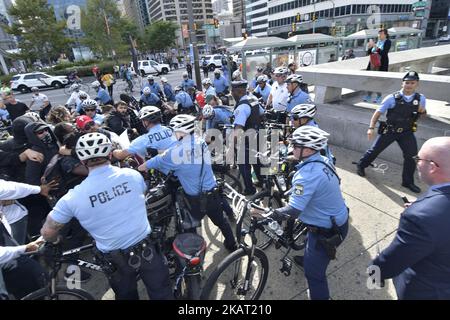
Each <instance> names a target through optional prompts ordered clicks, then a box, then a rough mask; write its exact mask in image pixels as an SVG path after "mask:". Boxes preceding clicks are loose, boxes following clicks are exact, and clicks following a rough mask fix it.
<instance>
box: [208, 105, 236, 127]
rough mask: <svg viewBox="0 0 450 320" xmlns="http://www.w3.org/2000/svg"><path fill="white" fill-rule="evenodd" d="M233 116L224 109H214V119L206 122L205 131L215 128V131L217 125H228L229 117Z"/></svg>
mask: <svg viewBox="0 0 450 320" xmlns="http://www.w3.org/2000/svg"><path fill="white" fill-rule="evenodd" d="M232 115H233V112H231V110H228V109H227V108H225V107H220V106H217V107H214V117H213V118H212V119H208V120H206V130H209V129H212V128H215V129H217V128H218V127H217V126H218V125H219V124H230V123H231V121H230V117H231V116H232Z"/></svg>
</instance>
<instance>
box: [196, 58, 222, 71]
mask: <svg viewBox="0 0 450 320" xmlns="http://www.w3.org/2000/svg"><path fill="white" fill-rule="evenodd" d="M203 59H206V61H207V63H208V67H209V70H211V71H214V70H215V69H216V68H221V67H222V55H220V54H213V55H207V56H204V57H203V58H202V59H201V60H200V63H202V62H203ZM200 65H201V64H200Z"/></svg>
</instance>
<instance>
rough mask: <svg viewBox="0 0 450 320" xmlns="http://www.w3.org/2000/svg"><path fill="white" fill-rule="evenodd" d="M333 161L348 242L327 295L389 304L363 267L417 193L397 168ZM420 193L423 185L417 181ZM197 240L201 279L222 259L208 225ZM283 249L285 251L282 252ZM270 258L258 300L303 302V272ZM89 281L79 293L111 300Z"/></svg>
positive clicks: (347, 154)
mask: <svg viewBox="0 0 450 320" xmlns="http://www.w3.org/2000/svg"><path fill="white" fill-rule="evenodd" d="M333 153H334V154H335V156H336V158H337V168H338V170H337V171H338V174H339V175H340V177H341V179H342V190H343V195H344V198H345V200H346V203H347V205H348V207H349V208H350V227H349V233H348V236H347V238H346V239H345V241H344V243H343V244H342V245H341V246H340V247H339V249H338V255H337V256H338V258H337V260H334V261H333V262H332V263H331V264H330V266H329V268H328V280H329V287H330V292H331V296H332V298H333V299H334V300H391V299H396V294H395V290H394V287H393V285H392V283H391V281H390V280H389V281H386V286H385V288H383V289H380V290H369V289H368V288H367V286H366V282H367V276H366V268H367V266H368V264H369V263H370V261H371V259H373V258H374V256H375V255H376V253H377V248H378V247H379V249H380V250H383V249H384V248H386V247H387V246H388V245H389V243H390V242H391V241H392V239H393V237H394V236H395V232H396V229H397V226H398V222H399V217H400V214H401V213H402V211H403V202H402V200H401V197H402V196H405V195H406V196H407V197H408V199H409V200H415V198H416V196H417V195H416V194H412V193H411V192H410V191H409V190H407V189H405V188H403V187H401V185H400V184H401V169H402V168H401V167H400V166H398V165H395V164H392V163H389V162H386V161H383V160H382V159H377V161H376V164H377V165H380V164H382V163H383V164H386V165H387V167H385V166H384V167H385V168H386V170H385V171H384V172H381V171H376V170H375V169H373V168H367V169H366V173H367V178H362V177H359V176H358V175H357V174H356V173H355V165H353V164H352V161H356V160H358V159H359V157H360V156H361V154H358V153H355V152H353V151H349V150H345V149H342V148H338V147H333ZM416 184H418V185H419V186H420V187H421V188H422V191H425V190H426V186H425V185H423V184H422V183H420V182H419V180H418V178H417V179H416ZM202 235H203V236H204V237H205V239H207V243H208V247H207V254H206V258H205V272H204V276H205V279H206V277H208V275H209V273H210V272H211V271H212V270H213V268H214V267H215V266H216V265H217V264H218V263H219V262H221V261H222V260H223V259H224V258H225V257H226V251H225V250H224V249H223V247H222V241H223V238H222V235H221V233H220V231H219V230H217V228H216V227H215V226H214V225H213V224H212V223H211V222H210V221H209V220H203V225H202ZM283 250H284V249H283ZM302 252H303V251H299V252H294V251H291V252H290V255H291V256H293V255H296V254H302ZM266 253H267V254H268V256H269V265H270V270H269V279H268V282H267V285H266V288H265V289H264V292H263V294H262V296H261V299H264V300H290V299H293V300H305V299H308V297H307V283H306V280H305V277H304V274H303V270H302V269H300V268H299V267H297V266H296V265H295V264H294V265H293V267H292V272H291V275H290V276H289V277H286V276H284V275H283V274H281V273H280V272H279V268H280V267H281V262H280V261H279V259H280V258H281V257H282V255H283V252H282V249H279V250H277V249H275V248H274V247H273V246H270V247H269V248H268V249H266ZM93 276H94V277H93V279H92V280H91V281H89V282H88V283H87V284H83V286H82V287H83V288H84V289H86V290H88V291H89V292H91V293H92V294H93V295H94V296H95V297H96V298H97V299H107V300H109V299H113V296H114V295H113V292H112V290H111V289H109V286H108V283H107V281H106V278H105V277H104V276H103V275H102V274H101V273H96V274H93ZM139 288H140V296H141V299H147V295H146V291H145V288H144V287H143V285H142V282H141V283H140V284H139Z"/></svg>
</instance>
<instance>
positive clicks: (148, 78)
mask: <svg viewBox="0 0 450 320" xmlns="http://www.w3.org/2000/svg"><path fill="white" fill-rule="evenodd" d="M147 80H155V78H153V76H152V75H151V74H150V75H148V76H147Z"/></svg>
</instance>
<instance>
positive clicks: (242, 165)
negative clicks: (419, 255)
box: [231, 80, 264, 195]
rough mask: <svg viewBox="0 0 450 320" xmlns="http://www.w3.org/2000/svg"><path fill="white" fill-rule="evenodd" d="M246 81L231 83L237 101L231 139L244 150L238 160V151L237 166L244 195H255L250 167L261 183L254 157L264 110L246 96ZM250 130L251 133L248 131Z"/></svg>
mask: <svg viewBox="0 0 450 320" xmlns="http://www.w3.org/2000/svg"><path fill="white" fill-rule="evenodd" d="M247 85H248V83H247V81H245V80H242V81H233V82H232V83H231V88H232V89H231V94H232V95H233V98H234V100H235V101H237V104H236V107H235V109H234V131H233V138H232V139H234V140H235V141H237V146H238V148H244V155H245V159H239V155H240V152H239V151H238V166H239V171H240V173H241V175H242V178H243V179H244V186H245V190H244V194H245V195H250V194H255V192H256V188H255V186H254V185H253V182H252V174H251V167H252V165H253V170H254V172H255V174H256V176H257V178H258V181H262V179H261V174H260V171H261V170H260V169H261V168H260V165H259V164H258V161H257V159H256V157H255V153H256V152H257V150H256V149H257V148H258V130H259V129H260V126H261V115H262V114H263V113H264V110H263V109H262V108H261V106H260V104H259V103H258V101H254V102H251V101H250V99H249V97H248V96H247ZM250 129H252V132H250V131H248V130H250ZM242 130H244V131H245V136H244V139H242V137H243V135H242ZM248 135H251V136H253V137H255V140H254V141H255V143H254V145H252V146H250V141H249V139H248Z"/></svg>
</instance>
